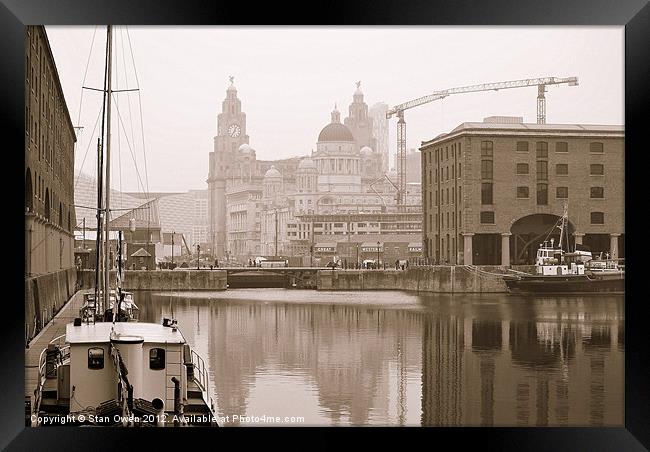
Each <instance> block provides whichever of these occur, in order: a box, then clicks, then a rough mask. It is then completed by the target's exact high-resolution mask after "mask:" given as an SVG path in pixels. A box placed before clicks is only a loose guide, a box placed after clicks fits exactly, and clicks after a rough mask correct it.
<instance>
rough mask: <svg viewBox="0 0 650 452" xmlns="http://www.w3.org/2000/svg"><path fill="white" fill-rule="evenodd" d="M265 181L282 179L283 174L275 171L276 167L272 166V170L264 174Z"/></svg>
mask: <svg viewBox="0 0 650 452" xmlns="http://www.w3.org/2000/svg"><path fill="white" fill-rule="evenodd" d="M264 179H282V174H280V171H278V170H277V169H275V166H273V165H271V168H270V169H269V170H268V171H267V172H266V174H264Z"/></svg>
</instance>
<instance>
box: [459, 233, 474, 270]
mask: <svg viewBox="0 0 650 452" xmlns="http://www.w3.org/2000/svg"><path fill="white" fill-rule="evenodd" d="M462 235H463V249H464V253H465V255H464V256H463V263H464V264H465V265H472V257H473V251H472V237H474V233H473V232H467V233H463V234H462Z"/></svg>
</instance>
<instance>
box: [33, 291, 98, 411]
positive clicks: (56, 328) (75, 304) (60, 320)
mask: <svg viewBox="0 0 650 452" xmlns="http://www.w3.org/2000/svg"><path fill="white" fill-rule="evenodd" d="M85 292H87V291H85V290H80V291H78V292H77V293H75V294H74V295H73V296H72V298H70V300H69V301H68V302H67V303H66V304H65V305H64V306H63V307H62V308H61V310H60V311H59V312H58V313H57V314H56V316H55V317H54V318H53V319H52V320H51V321H50V323H48V324H47V325H45V328H43V329H42V330H41V332H40V333H38V335H36V337H35V338H34V339H32V340H31V342H30V343H29V348H27V349H25V400H27V399H26V398H27V397H29V398H30V400H31V401H32V403H33V402H34V389H36V385H37V383H38V359H39V357H40V355H41V352H42V351H43V350H44V349H45V348H47V344H49V343H50V341H51V340H52V339H54V338H55V337H57V336H61V335H62V334H65V328H66V325H67V324H68V323H70V322H72V321H74V318H75V317H79V309H81V306H82V305H83V302H84V297H83V294H84V293H85Z"/></svg>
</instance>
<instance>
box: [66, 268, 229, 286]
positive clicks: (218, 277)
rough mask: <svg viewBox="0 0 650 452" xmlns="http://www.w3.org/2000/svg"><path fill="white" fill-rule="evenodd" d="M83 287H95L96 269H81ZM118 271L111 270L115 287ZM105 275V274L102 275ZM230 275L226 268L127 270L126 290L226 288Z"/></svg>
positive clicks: (112, 283)
mask: <svg viewBox="0 0 650 452" xmlns="http://www.w3.org/2000/svg"><path fill="white" fill-rule="evenodd" d="M78 273H79V280H80V283H81V287H82V288H84V289H90V288H92V287H95V271H94V270H79V272H78ZM116 275H117V273H116V272H115V271H114V270H113V271H111V272H110V276H109V279H110V284H111V287H115V283H116V281H115V277H116ZM102 277H103V275H102ZM227 280H228V276H227V273H226V271H225V270H179V269H175V270H151V271H148V270H125V271H124V280H123V281H122V288H123V289H124V290H178V291H185V290H226V285H227Z"/></svg>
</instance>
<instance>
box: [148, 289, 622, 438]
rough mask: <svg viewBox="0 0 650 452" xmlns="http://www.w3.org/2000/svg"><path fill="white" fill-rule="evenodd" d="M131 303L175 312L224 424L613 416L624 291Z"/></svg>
mask: <svg viewBox="0 0 650 452" xmlns="http://www.w3.org/2000/svg"><path fill="white" fill-rule="evenodd" d="M136 302H137V303H138V305H139V306H140V308H141V311H142V314H141V320H144V321H153V322H159V321H161V319H162V318H163V317H174V318H176V319H177V320H178V323H179V325H180V327H181V329H182V331H183V333H184V335H185V336H186V338H187V340H188V341H189V342H190V344H191V345H192V347H193V348H196V350H197V351H198V352H199V353H200V354H201V355H202V356H203V357H204V358H205V359H206V364H207V365H208V366H209V369H210V370H209V372H210V376H211V386H212V391H213V393H214V394H213V395H214V399H215V400H216V404H217V406H218V410H217V411H218V413H219V415H220V416H222V417H224V418H226V417H227V422H225V424H226V425H260V424H264V425H269V423H270V425H445V426H447V425H459V426H462V425H476V426H479V425H495V426H547V425H548V426H555V425H568V426H581V425H591V426H609V425H612V426H614V425H616V426H620V425H623V412H624V400H623V396H624V357H625V342H624V297H623V296H585V297H517V296H511V295H507V294H493V295H458V294H457V295H453V296H452V295H443V294H429V295H415V294H411V293H405V292H396V291H372V292H358V291H355V292H341V291H336V292H325V291H309V290H304V291H303V290H284V289H241V290H229V291H225V292H144V291H143V292H136ZM246 416H248V418H246ZM255 417H257V419H255ZM285 417H286V419H285ZM291 417H302V418H303V419H291ZM264 419H265V420H264ZM278 419H279V422H278Z"/></svg>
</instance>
